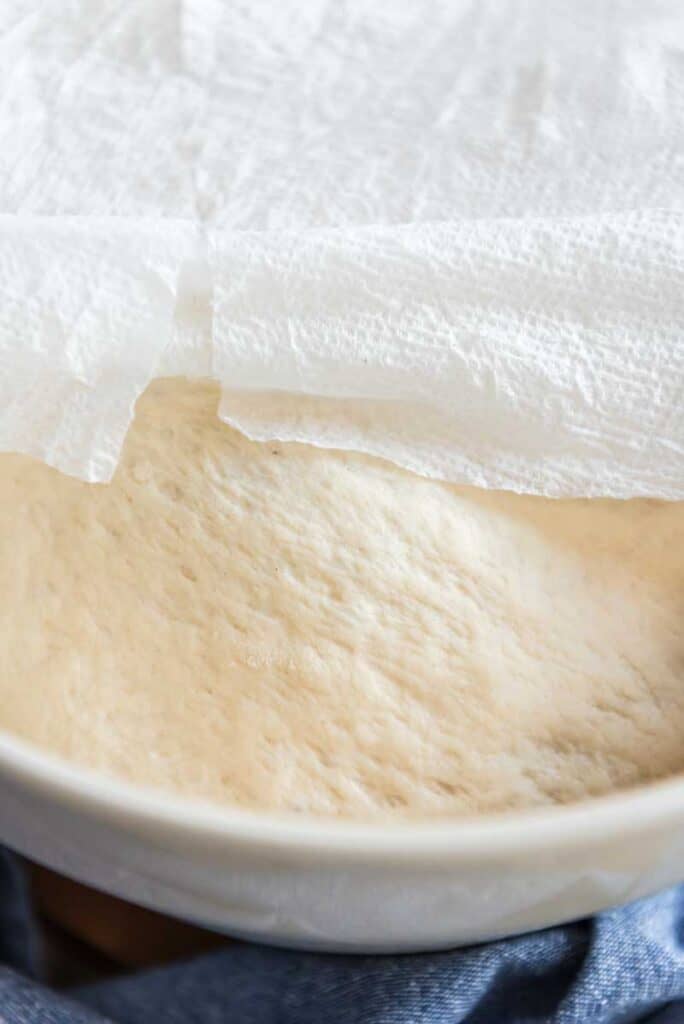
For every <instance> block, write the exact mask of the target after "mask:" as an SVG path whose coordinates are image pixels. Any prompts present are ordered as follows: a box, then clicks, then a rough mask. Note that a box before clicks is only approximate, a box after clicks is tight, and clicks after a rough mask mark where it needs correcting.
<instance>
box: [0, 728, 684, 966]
mask: <svg viewBox="0 0 684 1024" xmlns="http://www.w3.org/2000/svg"><path fill="white" fill-rule="evenodd" d="M0 839H2V841H4V842H6V843H7V844H8V845H9V846H12V847H14V848H15V849H17V850H19V851H21V852H22V853H25V854H27V855H28V856H30V857H32V858H33V859H34V860H37V861H39V862H41V863H43V864H47V865H49V866H50V867H52V868H55V869H56V870H57V871H60V872H62V873H63V874H65V875H68V876H70V877H72V878H75V879H77V880H79V881H82V882H86V883H88V884H90V885H93V886H95V887H97V888H99V889H103V890H105V891H107V892H111V893H114V894H116V895H117V896H121V897H124V898H125V899H128V900H131V901H133V902H135V903H140V904H142V905H144V906H147V907H152V908H154V909H155V910H160V911H164V912H166V913H169V914H173V915H175V916H177V917H180V918H185V919H187V920H189V921H194V922H197V923H200V924H204V925H207V926H209V927H210V928H214V929H217V930H219V931H224V932H227V933H229V934H233V935H239V936H243V937H246V938H252V939H257V940H261V941H264V942H272V943H277V944H281V945H287V946H298V947H305V948H309V949H317V950H337V951H348V952H369V951H371V952H382V951H405V950H428V949H438V948H444V947H448V946H455V945H459V944H463V943H466V942H476V941H481V940H484V939H492V938H495V937H499V936H504V935H512V934H514V933H516V932H522V931H527V930H529V929H533V928H541V927H545V926H547V925H552V924H555V923H558V922H560V921H565V920H570V919H572V918H577V917H581V916H584V915H586V914H590V913H593V912H595V911H598V910H602V909H604V908H606V907H608V906H612V905H616V904H619V903H624V902H627V901H629V900H632V899H636V898H637V897H640V896H644V895H646V894H648V893H649V892H652V891H654V890H656V889H658V888H660V887H663V886H666V885H669V884H671V883H674V882H676V881H679V880H680V879H681V878H683V877H684V780H683V779H672V780H668V781H666V782H662V783H657V784H653V785H651V786H648V787H644V788H642V789H639V790H632V791H629V792H624V793H621V794H617V795H614V796H610V797H603V798H600V799H596V800H593V801H587V802H585V803H582V804H575V805H572V806H569V807H561V808H552V809H549V810H541V811H532V812H529V813H524V814H510V815H502V816H498V817H489V818H479V819H471V820H469V821H459V822H450V823H439V824H402V825H384V824H382V825H380V824H377V825H370V824H369V825H361V824H353V823H348V822H347V823H345V822H333V821H331V822H328V821H317V820H312V819H303V818H298V817H297V818H293V817H289V818H288V817H277V816H273V815H266V814H253V813H247V812H242V811H239V810H233V809H230V808H221V807H214V806H210V805H206V804H200V803H196V802H192V801H188V800H185V799H180V798H177V797H174V796H169V795H165V794H160V793H158V792H153V791H150V790H144V789H139V788H136V787H132V786H129V785H125V784H122V783H120V782H114V781H111V780H110V779H108V778H104V777H102V776H98V775H95V774H93V773H89V772H86V771H82V770H80V769H77V768H74V767H72V766H70V765H68V764H65V763H64V762H62V761H60V760H58V759H57V758H54V757H52V756H50V755H48V754H45V753H43V752H42V751H39V750H37V749H35V748H32V747H30V746H28V745H27V744H25V743H23V742H21V741H19V740H17V739H15V738H13V737H11V736H7V735H3V734H0Z"/></svg>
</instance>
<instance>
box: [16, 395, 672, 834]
mask: <svg viewBox="0 0 684 1024" xmlns="http://www.w3.org/2000/svg"><path fill="white" fill-rule="evenodd" d="M217 401H218V391H217V389H216V388H215V387H214V386H213V385H212V384H210V383H206V382H193V383H189V382H184V381H178V380H175V381H174V380H165V381H158V382H156V383H155V384H154V385H153V386H152V387H151V388H150V389H149V390H148V392H147V393H146V394H145V395H144V396H143V398H142V399H141V400H140V402H139V404H138V409H137V414H136V419H135V422H134V425H133V427H132V428H131V431H130V433H129V436H128V439H127V443H126V447H125V452H124V456H123V459H122V462H121V464H120V467H119V470H118V472H117V474H116V476H115V479H114V481H113V482H112V483H111V484H110V485H107V486H102V485H88V484H84V483H81V482H79V481H76V480H73V479H70V478H68V477H66V476H62V475H60V474H58V473H57V472H55V471H54V470H51V469H49V468H47V467H46V466H45V465H43V464H42V463H39V462H35V461H32V460H30V459H28V458H25V457H23V456H17V455H2V456H0V571H1V572H2V581H3V586H2V593H1V595H0V602H1V610H2V614H1V615H0V630H1V634H2V635H1V641H0V727H2V728H4V729H6V730H8V731H11V732H13V733H17V734H19V735H21V736H22V737H25V738H28V739H29V740H32V741H34V742H35V743H37V744H39V745H40V746H42V747H46V748H49V749H50V750H52V751H56V752H58V753H59V754H61V755H63V756H65V757H67V758H69V759H71V760H73V761H76V762H79V763H82V764H85V765H89V766H92V767H94V768H96V769H98V770H100V771H104V772H106V773H109V774H113V775H116V776H119V777H124V778H126V779H129V780H134V781H137V782H142V783H146V784H151V785H153V786H158V787H163V788H165V789H171V790H176V791H180V792H182V793H184V794H193V795H197V796H200V797H202V798H209V799H212V800H218V801H222V802H228V803H234V804H240V805H243V806H249V807H259V808H268V809H280V810H298V811H306V812H310V813H316V814H322V815H346V816H351V817H357V818H373V817H378V816H395V817H396V816H408V817H415V818H421V817H429V816H435V815H442V816H450V815H453V816H457V815H463V814H470V813H473V812H488V811H499V810H504V809H512V808H518V807H523V806H528V805H539V804H548V803H554V802H558V801H570V800H574V799H577V798H581V797H584V796H586V795H589V794H598V793H603V792H606V791H608V790H612V789H616V788H620V787H625V786H629V785H633V784H635V783H639V782H643V781H645V780H648V779H653V778H656V777H659V776H663V775H667V774H670V773H674V772H678V771H681V770H682V769H683V768H684V506H683V505H681V504H668V503H664V502H658V501H651V500H635V501H630V502H618V501H551V500H545V499H540V498H530V497H521V496H516V495H513V494H504V493H493V492H480V491H477V490H474V489H469V488H460V487H455V486H451V485H448V484H444V483H441V482H438V481H434V480H427V479H423V478H420V477H417V476H413V475H412V474H410V473H408V472H404V471H402V470H400V469H398V468H396V467H394V466H392V465H390V464H388V463H385V462H382V461H380V460H375V459H372V458H369V457H366V456H362V455H356V454H353V453H341V452H333V451H322V450H318V449H315V448H310V447H307V446H302V445H296V444H287V445H282V444H258V443H254V442H251V441H249V440H247V439H245V438H244V437H243V436H241V435H240V434H238V433H236V432H235V431H233V430H231V429H230V428H228V427H227V426H225V425H224V424H222V423H221V422H220V421H219V420H218V418H217V416H216V406H217Z"/></svg>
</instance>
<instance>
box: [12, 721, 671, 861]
mask: <svg viewBox="0 0 684 1024" xmlns="http://www.w3.org/2000/svg"><path fill="white" fill-rule="evenodd" d="M8 776H11V777H13V778H14V779H15V780H16V781H18V782H19V784H20V785H21V786H22V787H23V788H28V789H30V790H31V791H32V792H34V793H36V792H38V793H39V794H40V795H42V796H43V797H47V798H48V799H51V800H52V801H54V802H55V803H57V804H61V805H65V806H68V807H70V808H72V809H73V808H75V809H76V810H77V811H78V810H81V811H86V812H87V813H89V814H90V815H91V816H92V815H94V816H96V817H98V818H102V817H103V816H104V817H105V818H108V819H110V820H111V819H112V818H113V819H115V820H117V821H118V822H121V821H123V823H124V825H125V826H127V827H130V826H131V825H135V826H136V827H138V828H139V827H140V826H142V827H143V828H145V829H147V830H150V831H151V832H153V833H154V834H155V835H157V836H158V835H159V834H160V833H164V832H166V833H168V832H169V831H170V832H171V833H175V834H176V837H177V838H183V837H184V838H186V839H187V838H190V839H195V840H197V839H200V840H201V841H202V842H206V843H209V844H216V843H218V844H219V845H224V846H228V845H230V846H234V845H236V844H239V845H243V846H244V845H245V844H247V845H249V846H250V847H254V846H259V847H262V848H266V849H270V850H276V849H277V850H281V851H282V850H286V851H290V852H296V853H298V854H301V855H307V854H309V855H313V856H315V857H316V859H317V860H319V859H320V858H321V857H323V858H325V859H326V860H327V859H330V858H332V859H344V860H352V861H356V862H364V863H365V862H367V861H368V860H369V859H371V860H375V859H378V858H379V859H381V860H382V861H384V862H387V861H388V860H389V861H391V860H407V859H408V860H410V861H412V862H415V863H416V864H417V865H418V863H419V862H420V863H425V862H426V861H442V862H445V863H450V864H453V863H454V862H458V861H459V860H461V861H462V860H467V861H474V862H477V863H481V862H482V861H483V860H485V861H486V860H491V859H496V860H497V861H500V860H502V859H505V858H507V857H510V856H516V855H520V854H532V853H541V852H554V851H558V852H564V851H568V850H572V849H573V848H576V847H577V846H588V845H598V844H600V843H603V842H605V841H607V840H613V839H615V838H616V837H619V836H620V837H623V838H627V837H628V836H630V835H635V834H639V835H643V834H644V832H646V831H649V830H652V829H654V830H657V829H660V828H662V826H663V825H666V824H669V823H671V822H673V821H676V820H681V819H684V776H681V777H678V776H674V777H669V778H666V779H663V780H660V781H656V782H652V783H647V784H644V785H642V786H639V787H635V788H632V789H625V790H621V791H619V792H614V793H610V794H608V795H605V796H599V797H594V798H591V799H587V800H584V801H578V802H576V803H571V804H565V805H562V806H551V807H542V808H532V809H530V810H525V811H514V812H513V811H512V812H505V813H500V814H490V815H481V816H472V817H468V818H459V819H451V820H444V819H440V820H439V821H435V820H410V821H406V820H404V821H391V820H389V821H388V820H385V819H383V820H375V821H355V820H349V819H335V818H330V819H327V818H317V817H314V816H311V815H306V816H305V815H299V814H297V815H293V814H286V813H282V814H276V813H271V812H262V811H252V810H247V809H243V808H240V807H232V806H230V805H222V804H216V803H210V802H207V801H201V800H197V799H194V798H191V797H187V796H184V795H181V794H177V793H173V792H166V791H163V790H158V789H153V788H150V787H145V786H138V785H136V784H133V783H130V782H127V781H124V780H121V779H116V778H112V777H110V776H108V775H105V774H102V773H100V772H97V771H94V770H91V769H90V768H82V767H80V766H77V765H74V764H73V763H71V762H68V761H67V760H65V759H64V758H62V757H60V756H58V755H55V754H53V753H52V752H49V751H45V750H42V749H40V748H38V747H37V746H34V745H33V744H31V743H29V742H28V741H26V740H23V739H21V738H19V737H17V736H14V735H10V734H9V733H7V732H4V731H2V730H0V788H2V784H3V778H7V777H8Z"/></svg>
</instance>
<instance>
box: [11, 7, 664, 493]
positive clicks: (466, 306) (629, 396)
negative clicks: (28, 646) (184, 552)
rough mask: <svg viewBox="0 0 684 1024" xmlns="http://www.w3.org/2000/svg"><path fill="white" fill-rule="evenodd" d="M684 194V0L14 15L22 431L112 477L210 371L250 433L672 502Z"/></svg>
mask: <svg viewBox="0 0 684 1024" xmlns="http://www.w3.org/2000/svg"><path fill="white" fill-rule="evenodd" d="M683 200H684V9H683V8H682V7H681V5H680V4H679V3H678V2H675V0H668V2H661V3H658V4H634V3H633V2H631V0H616V2H614V3H610V4H607V3H606V4H602V3H597V2H596V0H577V2H575V3H573V4H567V3H565V2H560V0H527V2H526V3H519V2H518V0H497V2H496V3H494V2H491V3H486V2H478V3H472V2H465V0H460V2H459V0H443V2H440V0H433V2H431V0H407V2H405V3H401V4H396V3H394V2H391V3H390V2H381V3H377V4H367V3H366V2H365V0H346V2H344V3H338V2H336V0H311V2H310V3H307V4H301V3H299V2H298V0H288V2H281V3H278V4H276V3H273V2H270V0H269V2H265V0H254V2H253V3H251V4H250V5H247V6H245V7H242V6H239V5H227V4H224V3H222V2H220V0H155V2H140V0H130V2H122V0H117V2H114V0H98V2H97V3H92V2H91V0H69V2H66V3H64V2H60V3H50V2H48V3H44V4H42V5H40V6H38V7H36V5H35V4H33V3H29V2H28V0H11V2H9V3H8V4H5V5H3V6H2V9H1V10H0V210H2V211H4V213H5V214H6V216H5V217H4V218H3V219H2V221H1V222H0V253H2V254H3V255H2V257H1V258H0V303H1V306H0V353H2V356H1V358H2V369H3V375H4V383H3V385H2V386H1V387H4V391H3V390H1V389H0V410H2V415H0V446H1V447H4V448H6V447H14V448H19V449H21V450H29V451H31V452H33V453H34V454H39V455H42V456H43V457H46V458H49V459H50V460H51V461H52V462H53V463H54V464H56V465H59V466H60V468H62V469H65V470H66V471H69V472H74V473H80V474H81V475H84V476H86V478H88V479H106V478H107V477H108V475H109V474H110V473H111V469H112V467H113V465H114V464H115V460H116V455H117V452H118V450H119V448H120V444H121V439H122V436H123V432H124V431H125V427H126V425H127V423H128V420H129V419H130V408H131V404H132V399H133V398H134V397H135V394H137V393H139V392H140V390H142V388H143V387H144V385H145V383H146V382H147V380H148V379H149V378H150V377H151V376H153V375H154V374H155V373H158V372H165V373H173V372H185V373H190V374H206V373H207V372H210V373H211V374H213V375H214V376H216V377H218V378H219V379H220V380H221V382H222V385H223V392H224V394H223V400H222V406H221V408H222V415H223V416H224V417H225V418H226V419H228V420H230V421H231V422H233V423H235V424H236V425H237V426H239V427H240V428H241V429H244V430H246V431H247V432H248V433H250V434H252V435H253V436H257V437H273V436H277V437H281V438H297V439H299V440H306V441H310V442H313V443H317V444H329V445H335V446H336V447H352V448H356V449H360V450H367V451H372V452H376V453H379V454H383V455H385V456H387V457H389V458H392V459H394V460H395V461H397V462H399V463H401V464H403V465H406V466H409V467H411V468H413V469H415V470H417V471H418V472H423V473H429V474H432V475H438V476H442V477H446V478H448V479H452V480H456V481H461V482H466V483H475V484H478V485H485V486H489V487H506V488H512V489H515V490H525V491H531V492H534V493H542V494H552V495H562V494H568V495H577V494H609V495H614V496H620V497H625V496H629V495H632V494H653V495H660V496H665V497H670V498H674V497H679V498H683V497H684V412H683V403H682V388H683V382H684V377H683V370H684V337H683V335H684V297H683V296H684V289H683V285H684V232H683V229H684V223H683V218H684V202H683ZM29 215H30V216H32V217H33V218H34V219H33V220H32V221H26V218H27V216H29ZM56 218H59V220H56V221H55V224H56V226H54V230H55V231H57V232H58V234H59V233H60V232H61V234H59V239H58V240H56V239H55V236H54V235H53V234H50V231H51V230H53V227H50V228H49V230H48V226H49V222H50V221H52V220H53V219H56ZM74 218H75V219H74ZM110 224H111V225H114V224H116V225H118V228H117V229H113V230H112V232H111V234H108V233H107V232H108V228H107V225H110ZM195 232H199V234H200V236H201V239H202V246H204V248H202V247H201V246H200V247H198V245H197V243H196V241H195V237H196V236H195ZM18 235H20V236H21V237H22V238H23V239H24V242H22V243H21V245H19V243H17V242H16V238H17V236H18ZM27 239H29V240H30V241H31V245H29V244H28V241H27ZM22 246H23V248H22ZM93 247H94V248H93ZM32 249H33V250H34V252H32ZM15 250H16V251H17V252H19V253H20V256H19V257H17V258H16V260H15V259H14V257H13V255H12V254H13V253H14V252H15ZM67 254H68V255H67ZM34 257H35V263H34ZM62 263H63V268H62V269H60V272H59V275H58V279H57V282H55V280H53V276H52V272H51V267H52V266H53V265H55V264H57V265H59V266H60V268H61V267H62ZM69 267H72V270H69V269H68V268H69ZM91 267H92V274H93V277H92V280H91V279H90V273H91V269H90V268H91ZM86 270H87V273H85V271H86ZM160 282H161V283H162V285H163V287H161V288H160V284H159V283H160ZM178 282H179V283H178ZM211 285H213V289H214V300H213V319H212V317H211V316H210V308H209V288H210V286H211ZM8 297H9V301H8ZM174 305H175V309H176V318H175V323H174V324H171V311H172V310H173V308H174ZM84 309H85V310H87V312H83V315H81V312H82V311H83V310H84ZM74 317H75V322H76V325H77V327H75V328H74V329H73V330H72V329H71V328H70V327H69V324H70V323H71V322H72V319H73V318H74ZM56 324H57V325H58V326H57V327H55V325H56ZM79 324H80V326H78V325H79ZM86 339H87V340H86ZM62 345H63V346H64V348H63V349H62V348H60V346H62ZM27 360H28V361H27ZM25 366H28V367H29V369H28V370H27V369H25V368H24V367H25ZM84 368H85V369H84ZM39 371H40V373H42V374H43V376H50V377H54V378H55V379H57V378H59V381H60V383H59V387H57V385H55V386H54V387H53V390H52V392H51V394H52V395H53V398H54V400H53V401H52V404H51V405H48V406H47V407H46V406H45V404H44V401H43V398H42V395H41V393H39V392H38V391H37V390H36V386H28V384H26V382H25V381H26V379H27V378H26V375H27V373H28V374H29V376H30V374H34V375H35V374H36V373H38V372H39ZM33 379H34V378H33V377H31V380H33ZM16 382H18V383H19V385H20V390H15V383H16ZM41 387H42V384H41ZM63 387H64V388H67V387H68V389H70V394H71V395H72V398H71V400H70V401H69V402H68V403H62V401H61V398H60V397H59V396H60V395H61V391H60V390H59V389H60V388H63ZM10 395H15V398H14V400H13V402H10V401H9V396H10ZM110 406H112V407H113V406H115V407H116V409H115V410H114V409H113V408H111V409H110ZM62 407H63V408H64V409H67V410H68V412H69V415H68V416H60V415H59V411H60V408H62ZM8 408H9V410H10V416H9V419H8V417H7V413H6V410H7V409H8ZM86 409H87V410H88V420H87V421H86V419H85V410H86ZM8 423H9V427H8V426H7V424H8ZM94 424H95V425H96V426H97V429H94V428H93V425H94Z"/></svg>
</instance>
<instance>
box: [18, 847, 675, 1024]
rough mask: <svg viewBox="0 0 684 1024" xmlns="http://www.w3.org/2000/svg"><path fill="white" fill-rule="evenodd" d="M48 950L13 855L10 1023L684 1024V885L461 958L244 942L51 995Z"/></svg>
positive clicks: (464, 953)
mask: <svg viewBox="0 0 684 1024" xmlns="http://www.w3.org/2000/svg"><path fill="white" fill-rule="evenodd" d="M36 949H37V945H36V927H35V924H34V922H33V920H32V916H31V908H30V905H29V901H28V899H27V895H26V892H25V888H24V884H23V880H22V877H21V872H20V870H19V868H18V866H17V864H16V862H15V861H14V859H13V858H12V857H11V855H9V854H6V853H1V852H0V958H1V959H2V961H3V965H4V966H2V967H0V1022H2V1024H105V1022H108V1024H113V1022H116V1024H224V1022H225V1024H458V1022H461V1021H463V1022H467V1024H542V1022H543V1024H547V1022H548V1024H556V1022H557V1024H631V1022H633V1021H649V1022H651V1024H684V1001H682V1002H677V1000H684V886H680V887H678V888H676V889H671V890H669V891H667V892H664V893H661V894H660V895H658V896H654V897H652V898H650V899H647V900H641V901H640V902H638V903H634V904H632V905H631V906H628V907H624V908H622V909H620V910H614V911H610V912H609V913H605V914H600V915H599V916H598V917H596V918H593V919H592V920H589V921H581V922H578V923H576V924H571V925H566V926H564V927H560V928H550V929H548V930H546V931H543V932H537V933H535V934H532V935H524V936H521V937H519V938H514V939H508V940H505V941H501V942H492V943H488V944H486V945H482V946H476V947H471V948H469V949H463V950H454V951H453V952H449V953H435V954H422V955H414V956H378V957H368V956H366V957H351V956H331V955H322V954H313V953H295V952H285V951H282V950H275V949H268V948H265V947H260V946H252V945H247V944H244V943H235V944H231V945H229V946H227V948H226V949H224V950H221V951H219V952H216V953H210V954H207V955H205V956H201V957H198V958H196V959H193V960H190V961H188V962H184V963H177V964H173V965H171V966H167V967H160V968H156V969H153V970H146V971H140V972H137V973H133V974H130V975H127V976H123V977H118V978H115V979H113V980H112V979H110V980H107V981H102V982H98V983H97V984H91V985H88V986H85V987H81V988H78V989H74V990H71V991H70V992H68V993H64V992H59V993H56V992H52V991H51V990H50V989H49V988H47V987H45V986H44V985H42V984H41V983H40V980H39V978H38V977H37V975H38V973H39V958H38V957H37V954H36Z"/></svg>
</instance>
